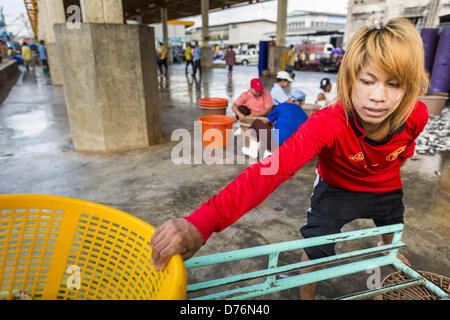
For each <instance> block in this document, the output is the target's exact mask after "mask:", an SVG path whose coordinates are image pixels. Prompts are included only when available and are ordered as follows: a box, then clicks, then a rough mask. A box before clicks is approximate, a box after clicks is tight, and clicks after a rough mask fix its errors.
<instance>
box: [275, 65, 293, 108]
mask: <svg viewBox="0 0 450 320" xmlns="http://www.w3.org/2000/svg"><path fill="white" fill-rule="evenodd" d="M289 82H292V79H291V77H290V76H289V73H287V72H286V71H278V73H277V80H276V82H275V83H274V85H273V87H272V90H270V95H271V96H272V100H273V105H275V106H276V105H278V104H280V103H283V102H292V100H291V98H289V97H288V95H287V94H286V93H285V92H284V90H283V88H286V87H287V86H288V85H289Z"/></svg>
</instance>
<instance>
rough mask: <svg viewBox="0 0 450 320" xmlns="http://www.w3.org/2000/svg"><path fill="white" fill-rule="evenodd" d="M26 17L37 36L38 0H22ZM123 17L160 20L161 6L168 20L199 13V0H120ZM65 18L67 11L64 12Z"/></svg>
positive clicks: (214, 4) (233, 0) (215, 0)
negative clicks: (165, 9) (165, 11)
mask: <svg viewBox="0 0 450 320" xmlns="http://www.w3.org/2000/svg"><path fill="white" fill-rule="evenodd" d="M264 1H268V0H209V10H210V11H211V10H218V9H226V8H229V7H230V6H233V5H237V4H251V3H258V2H264ZM24 3H25V7H26V9H27V13H28V17H29V19H30V23H31V26H32V28H33V31H34V33H35V35H36V36H37V20H38V16H37V12H38V0H24ZM63 3H64V8H65V9H66V8H67V7H68V6H70V5H77V6H79V5H80V0H63ZM122 5H123V12H124V18H125V19H136V18H137V17H140V16H142V23H143V24H151V23H159V22H161V7H166V8H167V14H168V20H176V19H180V18H186V17H190V16H197V15H199V14H201V0H122ZM66 18H67V12H66Z"/></svg>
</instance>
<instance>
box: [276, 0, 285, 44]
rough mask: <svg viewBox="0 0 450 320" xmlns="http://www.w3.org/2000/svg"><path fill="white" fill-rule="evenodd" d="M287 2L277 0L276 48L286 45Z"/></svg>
mask: <svg viewBox="0 0 450 320" xmlns="http://www.w3.org/2000/svg"><path fill="white" fill-rule="evenodd" d="M286 19H287V0H278V13H277V38H276V43H277V46H285V45H286Z"/></svg>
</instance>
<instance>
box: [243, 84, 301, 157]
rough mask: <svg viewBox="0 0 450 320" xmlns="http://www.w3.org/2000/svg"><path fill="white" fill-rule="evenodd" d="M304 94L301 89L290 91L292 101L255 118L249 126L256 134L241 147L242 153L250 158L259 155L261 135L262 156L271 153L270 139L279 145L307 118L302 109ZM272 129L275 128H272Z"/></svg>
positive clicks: (272, 146)
mask: <svg viewBox="0 0 450 320" xmlns="http://www.w3.org/2000/svg"><path fill="white" fill-rule="evenodd" d="M305 99H306V94H305V93H304V92H303V91H301V90H294V91H293V92H292V93H291V100H292V102H291V103H290V102H283V103H280V104H279V105H277V106H276V107H275V108H274V109H273V110H272V111H271V112H270V113H269V114H268V115H267V118H264V119H256V120H255V121H253V123H252V124H251V126H250V129H253V132H254V133H255V134H256V137H252V138H254V139H250V143H249V147H248V148H247V147H242V153H243V154H245V155H247V156H249V157H250V158H257V157H258V155H259V149H260V143H261V141H260V140H261V137H265V142H266V145H265V146H264V145H263V146H264V147H265V150H264V155H263V157H264V158H265V157H267V156H269V155H271V154H272V148H275V146H274V145H275V144H274V145H272V139H274V141H275V142H276V143H277V145H279V146H281V145H282V144H283V143H284V141H286V140H287V139H288V138H289V137H290V136H291V135H292V134H293V133H294V132H295V131H297V130H298V128H299V127H300V126H301V125H302V124H303V123H304V122H305V121H306V120H308V115H307V114H306V112H305V111H303V109H302V107H303V106H304V104H305ZM272 127H273V129H275V130H272Z"/></svg>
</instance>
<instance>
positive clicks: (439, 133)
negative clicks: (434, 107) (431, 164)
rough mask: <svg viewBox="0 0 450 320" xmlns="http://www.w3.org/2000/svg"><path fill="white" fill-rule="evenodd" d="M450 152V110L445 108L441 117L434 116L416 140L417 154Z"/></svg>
mask: <svg viewBox="0 0 450 320" xmlns="http://www.w3.org/2000/svg"><path fill="white" fill-rule="evenodd" d="M449 150H450V108H444V110H442V112H441V115H440V116H432V115H430V118H429V120H428V123H427V125H426V126H425V129H424V130H423V131H422V133H421V134H420V135H419V136H418V137H417V139H416V153H418V154H434V153H436V152H439V151H449Z"/></svg>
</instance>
